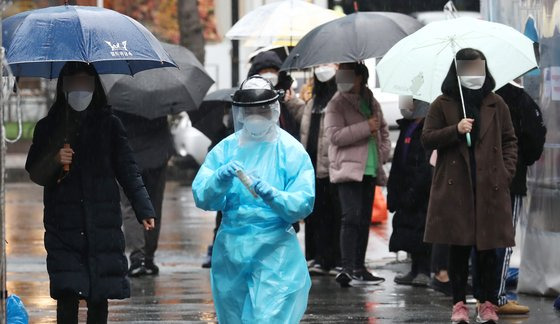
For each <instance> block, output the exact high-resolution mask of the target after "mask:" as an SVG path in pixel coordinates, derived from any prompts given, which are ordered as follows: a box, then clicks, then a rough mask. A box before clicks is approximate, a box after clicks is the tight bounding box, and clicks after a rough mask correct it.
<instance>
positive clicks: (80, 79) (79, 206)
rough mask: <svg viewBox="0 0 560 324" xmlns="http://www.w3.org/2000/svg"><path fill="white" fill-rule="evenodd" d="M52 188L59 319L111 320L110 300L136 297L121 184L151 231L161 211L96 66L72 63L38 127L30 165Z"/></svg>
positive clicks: (50, 256) (53, 277) (50, 261)
mask: <svg viewBox="0 0 560 324" xmlns="http://www.w3.org/2000/svg"><path fill="white" fill-rule="evenodd" d="M25 168H26V170H27V171H28V172H29V174H30V177H31V180H32V181H34V182H35V183H37V184H39V185H41V186H43V187H44V197H43V201H44V205H45V208H44V218H43V221H44V226H45V238H44V240H45V248H46V250H47V271H48V273H49V279H50V294H51V297H52V298H54V299H56V300H57V322H58V323H78V306H79V301H80V299H85V300H86V301H87V304H88V323H106V322H107V313H108V303H107V300H108V299H124V298H128V297H130V286H129V282H128V280H127V279H126V271H127V268H128V266H127V260H126V257H125V255H124V245H125V243H124V235H123V233H122V231H121V225H122V217H121V211H120V205H119V200H120V196H119V187H118V185H117V181H118V183H119V184H120V185H121V186H122V187H123V188H124V192H125V193H126V195H127V197H128V199H129V200H130V201H131V203H132V206H133V207H134V210H135V212H136V216H137V219H138V222H140V223H142V224H143V226H144V228H145V229H146V230H150V229H153V228H154V223H155V220H154V218H155V212H154V208H153V207H152V204H151V202H150V198H149V196H148V193H147V192H146V188H145V187H144V183H143V182H142V178H141V176H140V173H139V171H138V167H137V165H136V162H135V161H134V156H133V153H132V150H131V148H130V146H129V144H128V141H127V137H126V133H125V130H124V127H123V125H122V123H121V121H120V120H119V119H118V118H117V117H116V116H114V115H113V114H112V113H111V110H110V107H109V106H108V105H107V99H106V96H105V93H104V90H103V87H102V85H101V81H100V79H99V76H98V74H97V72H96V71H95V68H94V67H93V65H88V64H85V63H76V62H71V63H67V64H66V65H65V66H64V68H63V69H62V71H61V73H60V77H59V78H58V84H57V94H56V101H55V103H54V104H53V106H52V107H51V109H50V111H49V114H48V115H47V116H46V117H45V118H43V119H41V120H40V121H39V122H38V123H37V125H36V128H35V133H34V135H33V143H32V145H31V148H30V150H29V155H28V157H27V162H26V165H25Z"/></svg>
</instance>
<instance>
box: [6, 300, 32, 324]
mask: <svg viewBox="0 0 560 324" xmlns="http://www.w3.org/2000/svg"><path fill="white" fill-rule="evenodd" d="M6 323H8V324H27V323H29V316H28V315H27V310H26V309H25V306H24V305H23V302H22V301H21V299H20V298H19V297H18V296H16V295H11V296H10V297H8V299H7V300H6Z"/></svg>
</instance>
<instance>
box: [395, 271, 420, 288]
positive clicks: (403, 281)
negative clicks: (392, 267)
mask: <svg viewBox="0 0 560 324" xmlns="http://www.w3.org/2000/svg"><path fill="white" fill-rule="evenodd" d="M414 278H416V274H414V273H412V272H409V273H407V274H405V275H402V276H396V277H395V283H396V284H398V285H407V286H412V281H413V280H414Z"/></svg>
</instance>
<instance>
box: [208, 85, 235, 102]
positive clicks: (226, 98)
mask: <svg viewBox="0 0 560 324" xmlns="http://www.w3.org/2000/svg"><path fill="white" fill-rule="evenodd" d="M237 90H238V88H228V89H222V90H216V91H214V92H211V93H209V94H207V95H206V97H204V102H209V101H220V102H229V103H231V102H232V100H231V95H232V94H234V93H235V91H237Z"/></svg>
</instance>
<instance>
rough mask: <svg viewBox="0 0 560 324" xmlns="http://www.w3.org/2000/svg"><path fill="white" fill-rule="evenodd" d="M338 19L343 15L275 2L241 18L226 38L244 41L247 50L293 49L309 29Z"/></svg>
mask: <svg viewBox="0 0 560 324" xmlns="http://www.w3.org/2000/svg"><path fill="white" fill-rule="evenodd" d="M341 16H344V14H342V13H338V12H336V11H334V10H329V9H325V8H322V7H320V6H317V5H314V4H312V3H309V2H306V1H301V0H284V1H278V2H274V3H271V4H267V5H264V6H260V7H258V8H256V9H255V10H253V11H251V12H249V13H248V14H246V15H245V16H243V17H242V18H241V19H240V20H239V21H238V22H237V23H235V25H233V27H231V29H230V30H229V31H228V32H227V34H226V37H227V38H230V39H238V40H246V41H248V44H250V45H251V46H268V45H271V44H274V45H276V46H294V45H295V44H297V42H298V41H299V40H300V39H301V38H302V37H303V36H305V34H307V33H308V32H309V31H310V30H312V29H313V28H315V27H317V26H319V25H321V24H324V23H326V22H328V21H331V20H334V19H337V18H340V17H341Z"/></svg>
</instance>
